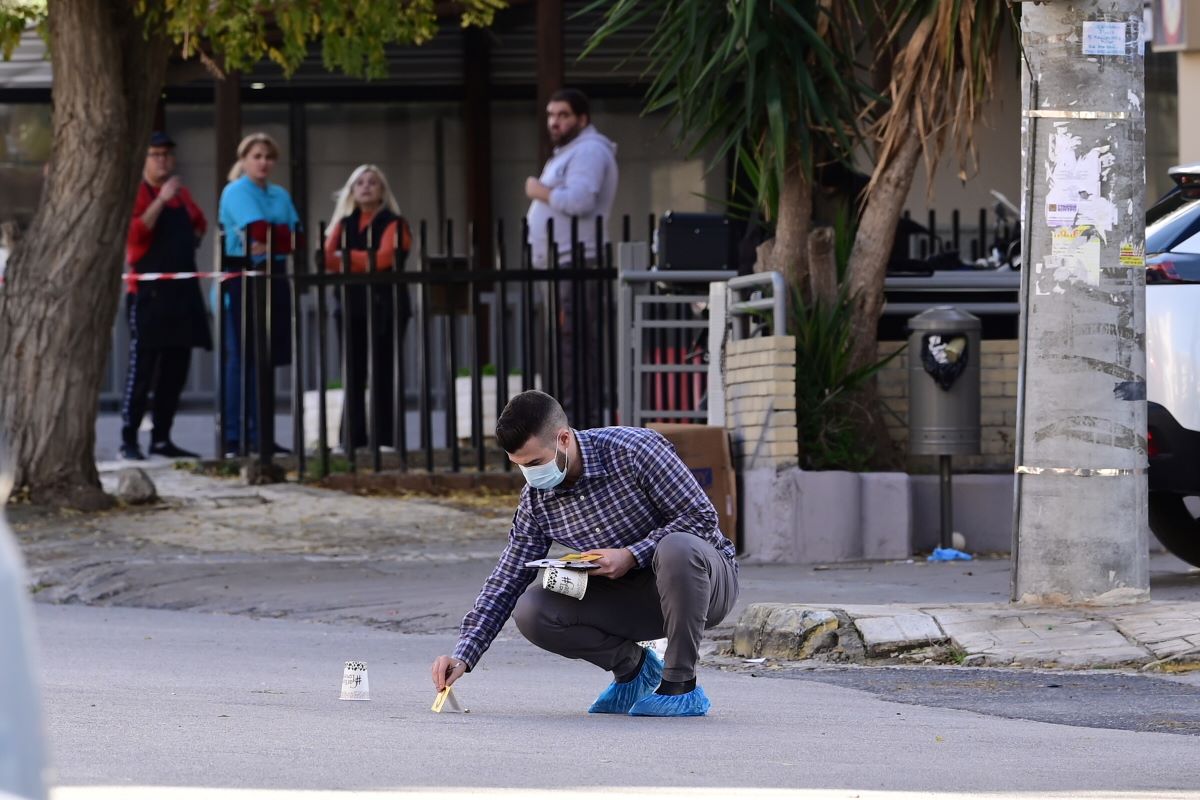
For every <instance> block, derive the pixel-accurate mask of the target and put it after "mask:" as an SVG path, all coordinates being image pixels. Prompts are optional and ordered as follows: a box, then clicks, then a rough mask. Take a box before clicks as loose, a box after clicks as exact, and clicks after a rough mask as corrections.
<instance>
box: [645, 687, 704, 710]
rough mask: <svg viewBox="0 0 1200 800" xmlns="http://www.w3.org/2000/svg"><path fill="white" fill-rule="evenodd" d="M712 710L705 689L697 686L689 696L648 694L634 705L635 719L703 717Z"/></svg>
mask: <svg viewBox="0 0 1200 800" xmlns="http://www.w3.org/2000/svg"><path fill="white" fill-rule="evenodd" d="M710 708H712V703H710V702H708V695H706V694H704V689H703V688H702V687H700V686H697V687H696V688H695V689H692V690H691V691H690V692H688V693H687V694H648V695H646V696H645V697H643V698H642V699H641V700H638V701H637V702H636V703H634V704H633V708H631V709H629V715H630V716H633V717H703V716H704V715H705V714H707V713H708V710H709V709H710Z"/></svg>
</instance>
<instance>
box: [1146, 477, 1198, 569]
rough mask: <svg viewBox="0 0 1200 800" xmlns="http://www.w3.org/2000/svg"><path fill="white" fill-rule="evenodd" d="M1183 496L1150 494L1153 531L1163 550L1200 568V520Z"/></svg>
mask: <svg viewBox="0 0 1200 800" xmlns="http://www.w3.org/2000/svg"><path fill="white" fill-rule="evenodd" d="M1184 500H1185V498H1184V496H1183V495H1179V494H1172V493H1171V492H1150V530H1152V531H1153V532H1154V536H1155V537H1156V538H1157V539H1158V540H1159V541H1160V542H1162V545H1163V547H1165V548H1167V549H1168V550H1170V551H1171V552H1172V553H1173V554H1175V555H1176V556H1178V557H1179V558H1182V559H1183V560H1184V561H1186V562H1188V563H1189V564H1191V565H1192V566H1195V567H1200V519H1197V518H1196V517H1195V516H1193V515H1192V512H1191V511H1189V510H1188V507H1187V505H1186V504H1185V503H1184Z"/></svg>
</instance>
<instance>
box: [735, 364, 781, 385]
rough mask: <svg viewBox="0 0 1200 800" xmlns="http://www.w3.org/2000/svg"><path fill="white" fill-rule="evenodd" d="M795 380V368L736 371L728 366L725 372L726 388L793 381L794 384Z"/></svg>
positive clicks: (762, 368)
mask: <svg viewBox="0 0 1200 800" xmlns="http://www.w3.org/2000/svg"><path fill="white" fill-rule="evenodd" d="M795 380H796V368H795V367H788V366H783V367H775V366H758V367H745V368H738V369H734V368H731V367H728V366H727V367H726V370H725V385H726V386H736V385H738V384H743V383H759V382H768V381H791V382H793V383H794V382H795Z"/></svg>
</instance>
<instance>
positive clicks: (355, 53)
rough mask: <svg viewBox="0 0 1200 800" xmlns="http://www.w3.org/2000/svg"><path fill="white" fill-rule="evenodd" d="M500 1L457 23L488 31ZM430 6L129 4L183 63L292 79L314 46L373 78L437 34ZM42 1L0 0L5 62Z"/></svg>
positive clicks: (404, 1) (160, 0)
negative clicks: (264, 66) (268, 67)
mask: <svg viewBox="0 0 1200 800" xmlns="http://www.w3.org/2000/svg"><path fill="white" fill-rule="evenodd" d="M507 5H508V4H507V2H505V0H460V2H458V3H456V4H455V7H456V8H457V9H458V10H459V12H460V13H459V21H460V23H461V24H462V25H463V27H466V26H468V25H479V26H487V25H491V23H492V19H493V17H494V16H495V13H496V12H497V11H498V10H500V9H502V8H505V7H506V6H507ZM438 6H439V4H438V3H437V2H436V0H134V8H135V9H136V10H137V12H138V13H139V14H140V15H141V16H142V18H143V19H144V20H145V21H146V22H147V24H148V26H149V27H150V29H152V30H165V32H166V34H167V35H169V36H171V37H172V39H174V40H175V42H176V43H178V44H179V46H180V49H181V51H182V53H183V55H184V57H185V58H190V57H195V56H198V57H200V58H201V59H202V60H205V61H206V63H210V64H211V63H212V59H213V58H214V57H215V58H216V59H218V60H219V61H221V62H222V63H223V65H224V67H225V68H227V69H241V70H245V69H250V68H251V67H253V66H254V65H255V64H256V63H258V62H259V61H260V60H262V59H264V58H266V59H269V60H271V61H273V62H275V63H276V64H278V65H279V66H280V68H281V69H282V70H283V72H284V74H286V75H291V74H292V73H293V72H294V71H295V70H296V68H297V67H299V66H300V64H301V62H302V61H303V60H304V58H305V56H307V54H308V51H309V48H310V47H311V46H312V45H314V44H316V43H317V42H320V45H321V56H322V59H323V61H324V63H325V67H326V68H327V69H329V70H334V71H340V72H344V73H345V74H347V75H352V76H356V77H369V78H379V77H383V76H384V75H385V74H386V72H387V58H386V50H385V48H386V47H387V46H388V45H392V44H422V43H424V42H427V41H429V40H430V39H431V38H433V36H434V35H435V34H436V33H437V29H438V17H437V9H438ZM46 13H47V6H46V2H45V0H0V53H3V55H4V57H5V58H6V59H7V58H10V57H11V56H12V51H13V48H14V47H15V46H16V44H17V42H18V41H19V40H20V38H21V33H22V31H24V30H26V29H27V28H29V27H30V26H31V25H36V24H39V23H41V22H43V21H44V19H45V16H46Z"/></svg>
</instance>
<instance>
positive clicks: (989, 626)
mask: <svg viewBox="0 0 1200 800" xmlns="http://www.w3.org/2000/svg"><path fill="white" fill-rule="evenodd" d="M733 653H734V655H737V656H742V657H745V658H764V657H765V658H773V659H782V660H810V659H816V660H818V661H819V660H831V661H835V662H836V661H857V662H861V663H872V662H876V663H886V662H893V661H897V660H899V661H900V663H904V662H905V661H908V662H912V661H917V662H925V661H939V662H942V663H955V664H962V665H966V666H987V667H1017V668H1030V667H1033V668H1039V669H1141V670H1144V671H1152V670H1153V671H1160V672H1172V673H1174V672H1190V671H1192V670H1200V601H1174V602H1172V601H1153V600H1152V601H1150V602H1147V603H1142V604H1139V605H1132V606H1113V607H1105V608H1100V607H1097V608H1092V607H1082V606H1072V607H1034V606H1022V605H1015V604H1007V603H1003V604H1002V603H951V604H938V605H920V604H916V605H914V604H902V603H897V604H888V605H843V606H838V607H832V608H831V607H828V606H824V607H823V606H811V605H795V604H785V603H756V604H754V605H752V606H750V607H749V608H748V609H747V610H746V611H745V613H744V614H743V615H742V616H741V618H740V619H739V620H738V623H737V627H736V630H735V631H734V643H733Z"/></svg>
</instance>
